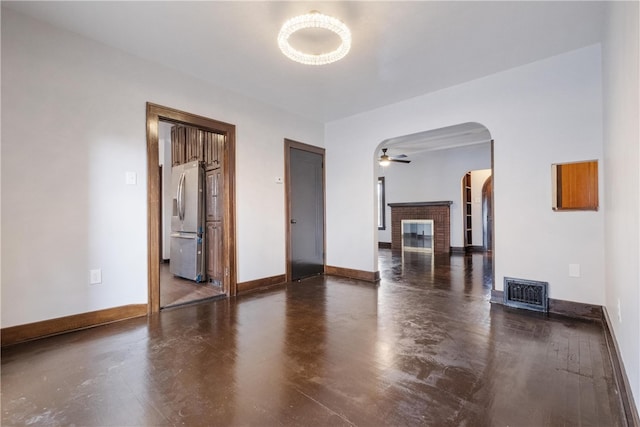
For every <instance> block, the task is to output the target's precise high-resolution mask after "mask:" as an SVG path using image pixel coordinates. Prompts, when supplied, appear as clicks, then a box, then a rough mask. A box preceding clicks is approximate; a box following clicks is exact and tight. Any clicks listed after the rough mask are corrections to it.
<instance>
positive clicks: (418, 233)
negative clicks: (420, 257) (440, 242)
mask: <svg viewBox="0 0 640 427" xmlns="http://www.w3.org/2000/svg"><path fill="white" fill-rule="evenodd" d="M401 227H402V250H403V251H417V252H433V243H434V242H433V220H432V219H403V220H402V221H401Z"/></svg>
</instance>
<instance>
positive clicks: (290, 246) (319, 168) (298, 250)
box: [285, 139, 325, 282]
mask: <svg viewBox="0 0 640 427" xmlns="http://www.w3.org/2000/svg"><path fill="white" fill-rule="evenodd" d="M285 186H286V190H285V194H286V207H287V208H286V211H287V212H286V222H287V226H286V244H287V254H286V257H287V259H286V264H287V281H288V282H290V281H292V280H301V279H304V278H307V277H312V276H316V275H319V274H323V273H324V271H325V209H324V207H325V175H324V148H319V147H314V146H312V145H308V144H303V143H300V142H295V141H291V140H288V139H285Z"/></svg>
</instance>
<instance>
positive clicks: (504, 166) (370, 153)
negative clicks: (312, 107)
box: [325, 45, 606, 304]
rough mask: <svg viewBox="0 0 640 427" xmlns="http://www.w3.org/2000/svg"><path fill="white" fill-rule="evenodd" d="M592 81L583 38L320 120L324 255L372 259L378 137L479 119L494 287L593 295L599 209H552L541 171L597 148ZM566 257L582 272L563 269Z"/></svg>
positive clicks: (372, 265) (598, 290)
mask: <svg viewBox="0 0 640 427" xmlns="http://www.w3.org/2000/svg"><path fill="white" fill-rule="evenodd" d="M601 86H602V85H601V55H600V46H599V45H594V46H590V47H587V48H583V49H579V50H576V51H573V52H569V53H566V54H563V55H559V56H555V57H552V58H548V59H546V60H543V61H538V62H535V63H532V64H529V65H526V66H523V67H519V68H515V69H512V70H509V71H506V72H502V73H498V74H494V75H491V76H488V77H485V78H482V79H478V80H474V81H471V82H468V83H465V84H462V85H459V86H455V87H451V88H448V89H444V90H441V91H438V92H434V93H432V94H428V95H424V96H419V97H416V98H413V99H411V100H407V101H404V102H400V103H397V104H393V105H389V106H386V107H383V108H380V109H377V110H373V111H370V112H365V113H362V114H358V115H355V116H352V117H349V118H346V119H343V120H338V121H334V122H331V123H328V124H327V125H326V126H325V146H326V148H327V263H328V264H330V265H335V266H340V267H346V268H354V269H358V270H365V271H375V270H377V269H378V268H377V247H376V246H377V245H376V244H375V240H376V236H377V234H376V233H377V226H376V222H375V200H376V198H375V186H374V183H375V176H377V173H378V171H377V170H376V167H375V166H374V162H373V161H372V160H373V159H374V158H375V149H376V147H377V145H378V144H379V143H380V141H383V140H385V139H388V138H393V137H396V136H400V135H408V134H412V133H416V132H421V131H426V130H430V129H437V128H441V127H445V126H450V125H455V124H459V123H466V122H478V123H480V124H482V125H484V126H485V127H486V128H487V129H489V132H490V133H491V136H492V137H493V139H494V140H495V145H494V161H495V164H494V201H495V206H494V207H495V210H494V220H495V251H496V252H495V254H496V257H495V273H496V281H497V283H496V288H497V289H502V287H503V283H502V282H503V278H504V277H505V276H510V277H518V278H524V279H534V280H544V281H549V282H550V296H551V298H556V299H563V300H572V301H578V302H584V303H594V304H602V303H604V288H603V286H602V283H603V281H604V261H603V260H604V252H603V243H604V237H603V228H604V225H603V222H604V221H603V213H602V210H601V211H599V212H562V213H557V212H553V211H552V210H551V178H550V176H551V175H550V174H551V172H550V170H551V164H552V163H554V162H563V161H575V160H586V159H599V160H601V159H602V99H601ZM601 184H602V177H601ZM600 189H601V192H600V193H601V200H600V202H601V206H602V205H603V202H604V196H605V193H606V191H604V189H603V188H602V186H601V187H600ZM532 230H535V232H532ZM585 237H588V238H585ZM571 263H579V264H580V265H581V267H582V277H580V278H569V277H568V266H569V264H571Z"/></svg>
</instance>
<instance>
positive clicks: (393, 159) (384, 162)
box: [378, 148, 411, 166]
mask: <svg viewBox="0 0 640 427" xmlns="http://www.w3.org/2000/svg"><path fill="white" fill-rule="evenodd" d="M387 150H388V149H387V148H383V149H382V156H380V159H379V160H378V162H379V163H380V166H388V165H389V163H391V162H397V163H411V160H402V159H403V158H405V157H407V156H405V155H404V154H400V155H397V156H395V157H391V156H389V155H388V154H387Z"/></svg>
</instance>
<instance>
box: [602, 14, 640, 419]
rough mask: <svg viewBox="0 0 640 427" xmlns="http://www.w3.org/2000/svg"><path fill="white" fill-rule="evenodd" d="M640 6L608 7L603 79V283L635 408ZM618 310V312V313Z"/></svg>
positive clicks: (639, 384) (639, 341) (639, 362)
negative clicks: (604, 200) (604, 218)
mask: <svg viewBox="0 0 640 427" xmlns="http://www.w3.org/2000/svg"><path fill="white" fill-rule="evenodd" d="M638 9H639V8H638V3H637V2H610V3H607V12H608V14H607V21H606V26H605V28H606V32H605V42H604V44H603V64H604V67H603V74H604V79H603V81H604V141H605V143H604V159H605V164H604V166H605V168H604V170H605V172H604V174H605V182H606V183H607V186H606V189H607V192H606V196H605V197H606V204H605V206H606V207H605V216H606V223H605V236H606V238H605V266H606V268H605V282H604V283H605V284H606V310H607V312H608V314H609V318H610V319H611V322H612V324H613V330H614V333H615V336H616V339H617V341H618V344H619V347H620V352H621V355H622V359H623V362H624V365H625V369H626V371H627V376H628V378H629V382H630V384H631V388H632V392H633V396H634V399H635V402H636V407H638V408H640V332H638V331H640V314H639V313H640V270H639V267H638V265H639V264H640V243H639V242H640V172H639V170H640V148H639V147H640V128H639V127H640V122H639V120H640V119H639V116H640V109H639V108H638V103H639V102H640V99H639V98H640V97H639V94H638V92H639V91H640V86H639V83H638V80H639V78H640V76H639V65H638V61H639V60H640V59H639V54H638V50H639V49H640V46H639V43H638V37H639V29H638V26H639V24H638V21H639V20H640V11H639V10H638ZM618 307H620V311H618Z"/></svg>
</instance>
